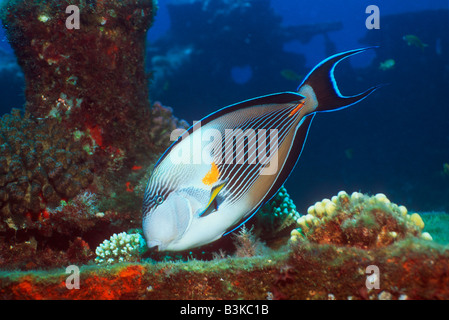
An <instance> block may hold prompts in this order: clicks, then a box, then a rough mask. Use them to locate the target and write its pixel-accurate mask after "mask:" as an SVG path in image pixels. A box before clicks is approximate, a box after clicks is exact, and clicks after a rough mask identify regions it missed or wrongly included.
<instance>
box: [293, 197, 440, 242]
mask: <svg viewBox="0 0 449 320" xmlns="http://www.w3.org/2000/svg"><path fill="white" fill-rule="evenodd" d="M307 212H308V213H307V215H305V216H302V217H301V218H299V219H298V220H297V223H298V224H299V226H300V227H299V228H298V229H295V230H293V231H292V232H291V241H292V242H296V241H298V240H308V241H311V242H316V243H331V244H336V245H344V246H355V247H359V248H362V249H370V248H376V247H384V246H388V245H390V244H392V243H393V242H396V241H398V240H401V239H404V238H405V237H407V236H414V237H422V238H424V239H429V240H430V239H431V236H430V234H428V233H426V232H424V233H422V229H423V228H424V222H423V220H422V219H421V217H420V215H419V214H417V213H413V214H411V215H410V214H408V211H407V208H405V207H404V206H398V205H396V204H394V203H391V202H390V200H389V199H388V198H387V197H386V196H385V195H384V194H376V195H375V196H371V197H370V196H368V195H364V194H362V193H359V192H354V193H352V194H351V195H348V194H347V193H346V192H344V191H340V192H339V193H338V196H334V197H332V199H331V200H329V199H324V200H323V201H321V202H317V203H316V204H315V205H313V206H311V207H309V209H308V210H307Z"/></svg>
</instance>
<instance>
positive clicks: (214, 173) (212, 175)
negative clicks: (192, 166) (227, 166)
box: [201, 162, 220, 186]
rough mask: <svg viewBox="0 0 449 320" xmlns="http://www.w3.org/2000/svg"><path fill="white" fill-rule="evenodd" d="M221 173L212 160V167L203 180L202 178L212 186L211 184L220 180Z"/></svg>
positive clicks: (206, 183)
mask: <svg viewBox="0 0 449 320" xmlns="http://www.w3.org/2000/svg"><path fill="white" fill-rule="evenodd" d="M219 175H220V171H218V167H217V165H216V164H215V163H214V162H212V164H211V168H210V170H209V172H207V173H206V175H205V176H204V178H203V180H201V181H202V182H203V183H204V184H205V185H208V186H210V185H211V184H213V183H215V182H217V181H218V176H219Z"/></svg>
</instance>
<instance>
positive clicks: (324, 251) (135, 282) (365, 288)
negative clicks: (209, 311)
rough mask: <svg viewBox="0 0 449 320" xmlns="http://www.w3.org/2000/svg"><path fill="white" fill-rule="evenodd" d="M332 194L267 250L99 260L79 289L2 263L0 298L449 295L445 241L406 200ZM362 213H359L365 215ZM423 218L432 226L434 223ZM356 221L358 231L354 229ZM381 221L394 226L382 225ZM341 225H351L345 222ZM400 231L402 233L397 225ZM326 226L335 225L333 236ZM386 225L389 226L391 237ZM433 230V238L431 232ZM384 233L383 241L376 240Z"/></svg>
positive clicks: (53, 275) (60, 274)
mask: <svg viewBox="0 0 449 320" xmlns="http://www.w3.org/2000/svg"><path fill="white" fill-rule="evenodd" d="M336 197H337V198H336V199H335V198H334V199H333V200H328V201H321V202H318V203H316V204H315V205H314V206H312V207H311V208H310V209H309V214H312V213H313V214H317V212H319V213H322V214H321V217H324V216H326V217H327V218H326V219H325V221H324V222H321V223H314V224H313V227H309V228H308V229H307V231H306V232H304V230H305V228H304V225H303V221H302V220H304V219H305V218H304V217H306V216H302V217H300V218H298V220H299V222H298V226H299V228H300V229H301V230H300V231H297V229H294V230H293V231H292V236H291V238H290V239H289V240H288V238H287V239H286V240H285V245H284V246H282V247H281V248H277V249H276V250H263V251H260V252H256V253H255V255H253V256H251V257H238V256H237V255H234V256H229V255H221V256H220V255H216V256H215V258H214V259H212V260H209V261H202V260H197V259H194V258H193V259H188V260H184V261H182V260H172V261H168V262H163V261H159V262H158V261H155V260H153V259H150V258H146V259H142V260H141V261H140V262H120V263H113V264H100V265H94V264H93V262H92V261H91V262H90V263H88V264H86V265H82V266H79V282H78V283H79V289H69V288H70V281H71V280H72V278H71V274H70V273H69V274H67V273H66V270H65V269H64V268H59V269H53V270H47V271H2V272H0V297H1V298H2V299H198V300H202V299H207V300H209V299H214V300H217V299H257V300H259V299H260V300H267V299H268V300H272V299H274V300H278V299H280V300H284V299H304V300H309V299H311V300H323V299H324V300H327V299H331V300H348V299H349V300H361V299H363V300H365V299H368V300H384V299H392V300H397V299H400V300H404V299H449V272H448V271H449V250H447V246H446V245H443V244H440V243H437V242H435V241H433V240H429V238H426V237H423V236H422V234H424V233H425V232H422V230H426V228H425V227H424V226H423V224H424V221H426V223H427V221H431V220H430V219H429V220H428V217H427V216H426V215H422V216H423V219H418V218H416V217H417V216H416V215H413V214H412V215H409V214H408V213H407V211H406V208H405V207H400V206H397V205H395V204H393V203H391V202H390V201H389V200H388V199H387V198H386V197H385V196H383V195H375V196H368V195H363V194H360V193H354V194H353V196H349V195H348V194H347V193H345V192H340V193H339V195H338V196H336ZM329 201H330V202H333V203H334V204H335V206H332V210H331V209H329V212H328V213H326V214H325V210H324V211H323V212H321V211H320V210H321V206H322V205H323V202H324V208H326V205H325V204H327V203H329ZM330 207H331V205H329V208H330ZM380 212H382V213H380ZM365 214H366V215H368V217H364V215H365ZM352 215H357V216H358V217H359V218H360V217H362V218H363V219H362V218H360V219H361V220H360V221H362V222H363V223H364V224H362V225H361V226H360V228H359V229H360V230H359V232H358V233H354V232H350V233H349V234H350V235H352V236H354V235H359V236H361V238H358V239H359V241H355V242H353V243H350V242H346V243H343V242H342V241H341V240H342V239H343V235H344V234H345V233H344V232H342V228H341V227H342V226H343V225H345V222H344V219H343V218H348V217H351V218H350V219H351V221H352V222H353V224H355V225H357V223H359V222H360V221H359V220H357V219H354V217H353V216H352ZM412 216H413V217H414V218H412ZM370 217H371V218H370ZM373 217H374V218H373ZM373 219H374V220H373ZM376 219H377V220H376ZM332 221H333V223H331V222H332ZM335 221H339V222H340V224H339V225H338V224H336V223H335ZM357 221H359V222H357ZM362 222H360V223H362ZM374 222H376V223H374ZM401 223H402V224H401ZM346 224H348V223H346ZM429 224H430V225H429V227H430V228H431V229H432V228H433V226H432V225H431V223H429ZM329 226H332V228H331V227H329ZM338 226H339V227H338ZM423 227H424V229H423ZM314 228H316V229H314ZM363 228H365V229H366V230H365V231H363ZM385 228H386V229H385ZM388 228H393V229H394V228H398V229H397V230H396V229H394V230H396V231H391V230H390V229H388ZM401 228H402V229H401ZM343 229H345V228H343ZM317 230H320V231H317ZM348 230H352V231H354V230H353V228H350V227H348ZM372 230H377V231H376V232H377V234H376V235H377V238H376V239H379V240H382V241H378V242H376V241H374V242H373V241H372V237H369V236H364V235H370V234H371V233H372ZM379 230H381V231H382V230H384V231H383V232H381V231H379ZM401 230H402V231H404V232H403V233H401ZM433 230H435V229H433ZM343 231H344V230H343ZM247 232H248V231H247ZM300 232H303V233H302V234H304V235H305V237H299V236H298V233H300ZM317 232H318V233H320V234H324V233H326V232H328V236H329V237H323V238H322V239H327V240H325V241H318V240H317V238H316V235H317V234H318V233H317ZM331 232H334V233H335V234H334V237H332V236H331V234H330V233H331ZM348 232H349V231H348ZM391 232H396V233H397V234H396V236H394V234H391ZM387 235H388V237H387ZM253 236H254V235H251V237H253ZM384 236H385V237H386V238H384ZM436 237H437V238H438V235H436ZM387 238H388V239H389V241H386V240H385V239H387ZM332 239H334V240H332ZM384 240H385V241H384ZM363 241H365V243H364V242H363ZM268 245H269V244H268ZM117 261H118V260H117ZM72 267H73V266H72ZM75 267H76V266H75ZM76 268H78V267H76Z"/></svg>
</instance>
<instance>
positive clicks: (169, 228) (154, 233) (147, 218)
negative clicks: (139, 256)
mask: <svg viewBox="0 0 449 320" xmlns="http://www.w3.org/2000/svg"><path fill="white" fill-rule="evenodd" d="M153 198H154V200H152V201H151V202H150V204H149V206H147V209H144V212H143V233H144V236H145V239H146V241H147V246H148V248H153V247H154V248H156V249H157V250H158V251H164V250H172V247H173V246H175V245H176V243H177V242H178V241H179V240H180V239H182V236H183V234H184V233H185V232H186V231H187V229H188V228H189V225H190V223H191V221H192V217H193V211H192V205H191V201H190V200H189V199H188V198H186V197H185V196H183V195H182V194H181V193H179V192H177V191H173V192H171V193H169V194H168V196H167V198H166V199H164V198H163V196H160V195H156V196H154V197H153Z"/></svg>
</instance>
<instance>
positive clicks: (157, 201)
mask: <svg viewBox="0 0 449 320" xmlns="http://www.w3.org/2000/svg"><path fill="white" fill-rule="evenodd" d="M154 201H155V202H156V204H161V203H162V202H164V197H163V196H156V198H155V200H154Z"/></svg>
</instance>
